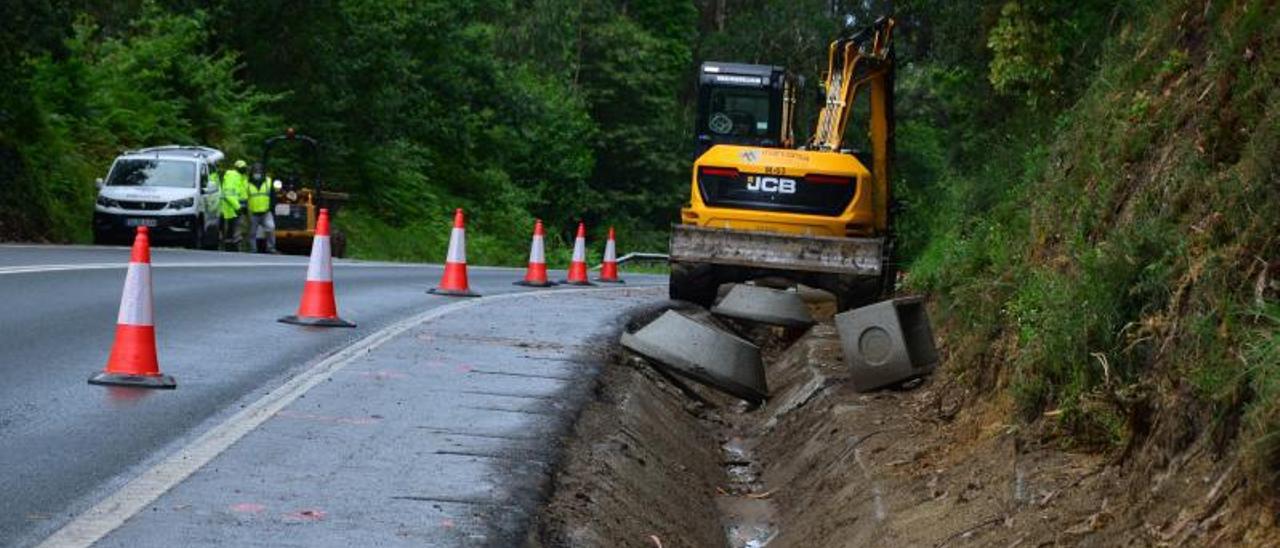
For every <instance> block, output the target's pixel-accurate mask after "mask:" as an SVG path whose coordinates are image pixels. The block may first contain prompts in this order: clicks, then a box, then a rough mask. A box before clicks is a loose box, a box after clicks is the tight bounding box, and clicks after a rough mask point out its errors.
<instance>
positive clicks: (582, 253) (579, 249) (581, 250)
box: [573, 238, 587, 263]
mask: <svg viewBox="0 0 1280 548" xmlns="http://www.w3.org/2000/svg"><path fill="white" fill-rule="evenodd" d="M586 261H587V241H586V240H584V239H582V238H574V240H573V262H575V263H582V262H586Z"/></svg>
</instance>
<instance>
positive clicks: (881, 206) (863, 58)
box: [807, 17, 895, 230]
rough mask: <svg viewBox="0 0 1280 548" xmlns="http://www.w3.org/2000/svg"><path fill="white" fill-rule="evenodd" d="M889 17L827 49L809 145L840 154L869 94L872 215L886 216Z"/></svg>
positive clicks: (880, 222)
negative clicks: (858, 106)
mask: <svg viewBox="0 0 1280 548" xmlns="http://www.w3.org/2000/svg"><path fill="white" fill-rule="evenodd" d="M894 26H895V22H894V20H893V19H892V18H889V17H882V18H880V19H878V20H876V22H875V24H873V25H872V26H870V27H868V28H866V29H864V30H862V31H861V32H859V33H857V34H855V35H853V36H850V37H844V38H838V39H836V40H835V41H834V42H831V45H830V46H829V47H828V49H827V77H826V81H825V82H824V89H825V92H826V93H825V96H826V100H825V102H824V104H823V107H822V111H821V112H819V114H818V126H817V128H816V129H815V130H814V133H813V138H812V139H810V141H809V146H808V147H807V148H808V149H809V150H820V151H825V152H840V151H841V145H842V144H843V142H844V134H845V128H846V126H847V125H848V123H849V115H850V113H851V112H852V110H853V104H854V101H855V99H857V97H858V94H859V93H862V92H863V91H868V92H869V93H870V97H869V99H870V101H869V103H870V107H871V112H870V119H869V120H868V124H867V125H868V128H867V129H868V134H869V135H870V137H871V156H872V162H871V163H872V165H871V166H869V167H870V168H871V175H872V179H873V187H872V194H873V201H874V210H875V211H878V212H887V211H888V209H889V208H888V206H889V199H890V197H889V176H890V174H889V167H890V165H891V163H892V157H893V127H894V120H893V70H894V65H893V49H892V48H891V44H892V41H893V30H894ZM876 225H877V226H876V228H877V229H880V230H885V229H887V228H888V225H889V220H888V219H887V218H885V217H884V216H883V215H882V216H881V218H879V219H877V220H876Z"/></svg>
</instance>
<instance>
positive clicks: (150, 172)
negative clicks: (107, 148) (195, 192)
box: [107, 159, 196, 188]
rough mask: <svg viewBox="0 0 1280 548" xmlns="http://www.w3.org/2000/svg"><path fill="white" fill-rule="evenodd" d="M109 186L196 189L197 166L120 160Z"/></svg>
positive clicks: (109, 180) (171, 162)
mask: <svg viewBox="0 0 1280 548" xmlns="http://www.w3.org/2000/svg"><path fill="white" fill-rule="evenodd" d="M107 186H162V187H169V188H195V186H196V164H195V163H194V162H184V161H181V160H160V159H154V160H140V159H129V160H120V161H117V162H116V166H115V168H113V169H112V170H111V177H110V178H108V179H107Z"/></svg>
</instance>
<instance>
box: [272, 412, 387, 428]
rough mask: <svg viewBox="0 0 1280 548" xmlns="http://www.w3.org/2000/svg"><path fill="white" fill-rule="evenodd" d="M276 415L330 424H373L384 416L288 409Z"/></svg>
mask: <svg viewBox="0 0 1280 548" xmlns="http://www.w3.org/2000/svg"><path fill="white" fill-rule="evenodd" d="M276 416H277V417H284V418H286V419H298V420H306V421H315V422H324V423H329V424H353V425H357V426H364V425H368V424H373V423H375V422H378V419H380V418H382V417H381V416H373V417H336V416H330V415H316V414H312V413H299V412H297V411H289V410H287V409H286V410H284V411H281V412H279V413H276Z"/></svg>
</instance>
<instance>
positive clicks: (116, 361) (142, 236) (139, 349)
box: [89, 226, 178, 388]
mask: <svg viewBox="0 0 1280 548" xmlns="http://www.w3.org/2000/svg"><path fill="white" fill-rule="evenodd" d="M151 312H152V310H151V240H150V238H149V237H148V236H147V227H145V226H140V227H138V235H137V236H135V237H134V239H133V253H132V255H131V256H130V257H129V273H128V274H126V275H125V278H124V293H123V294H122V295H121V296H120V313H119V314H118V315H117V316H116V340H115V344H113V345H112V346H111V357H109V358H107V367H106V369H105V370H103V371H102V372H101V373H97V374H95V375H93V376H92V377H89V384H105V385H118V386H139V387H144V388H174V387H176V386H178V383H176V382H174V380H173V377H170V376H169V375H161V374H160V363H159V361H158V360H157V359H156V328H155V323H153V320H152V313H151Z"/></svg>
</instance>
